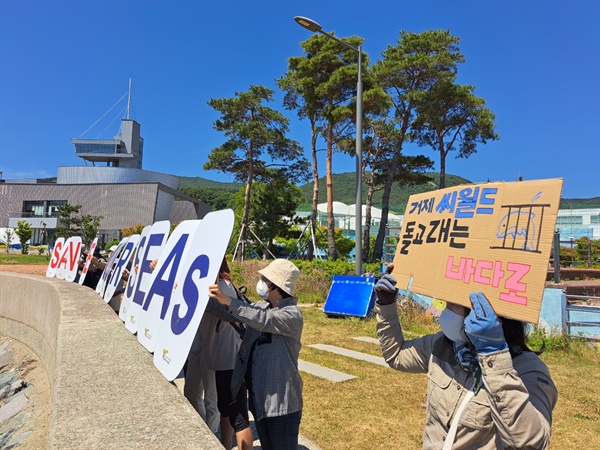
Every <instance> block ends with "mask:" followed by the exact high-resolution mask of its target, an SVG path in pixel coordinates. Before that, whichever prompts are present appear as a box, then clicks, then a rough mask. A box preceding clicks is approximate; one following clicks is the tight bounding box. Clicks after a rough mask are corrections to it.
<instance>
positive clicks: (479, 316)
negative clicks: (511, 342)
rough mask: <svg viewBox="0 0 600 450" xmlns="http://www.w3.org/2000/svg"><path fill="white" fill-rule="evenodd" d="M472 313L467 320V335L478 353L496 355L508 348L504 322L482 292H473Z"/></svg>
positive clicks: (471, 297) (471, 296) (471, 295)
mask: <svg viewBox="0 0 600 450" xmlns="http://www.w3.org/2000/svg"><path fill="white" fill-rule="evenodd" d="M469 299H470V300H471V306H472V308H471V312H470V313H469V315H468V316H467V318H466V319H465V333H466V334H467V337H468V338H469V340H470V341H471V343H472V344H473V346H474V347H475V349H476V350H477V353H484V354H487V353H494V352H498V351H500V350H505V349H507V348H508V344H507V343H506V339H505V338H504V332H503V331H502V322H501V321H500V318H499V317H498V316H497V315H496V313H495V312H494V308H492V305H491V304H490V302H489V301H488V299H487V298H486V297H485V295H483V293H481V292H477V293H475V292H471V294H469Z"/></svg>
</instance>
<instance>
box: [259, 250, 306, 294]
mask: <svg viewBox="0 0 600 450" xmlns="http://www.w3.org/2000/svg"><path fill="white" fill-rule="evenodd" d="M258 273H260V274H261V275H262V276H263V277H265V278H266V279H267V280H269V281H270V282H271V283H273V284H274V285H275V286H277V287H278V288H280V289H281V290H283V291H285V292H287V293H288V294H290V295H294V291H295V290H296V284H297V283H298V278H299V277H300V271H299V270H298V268H297V267H296V266H295V265H294V263H293V262H291V261H288V260H287V259H282V258H279V259H276V260H275V261H273V262H272V263H271V264H269V265H268V266H267V267H265V268H264V269H261V270H259V271H258Z"/></svg>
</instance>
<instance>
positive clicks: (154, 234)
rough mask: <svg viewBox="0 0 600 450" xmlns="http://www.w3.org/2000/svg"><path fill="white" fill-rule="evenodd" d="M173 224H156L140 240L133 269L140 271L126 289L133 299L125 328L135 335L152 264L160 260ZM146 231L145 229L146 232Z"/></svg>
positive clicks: (128, 310)
mask: <svg viewBox="0 0 600 450" xmlns="http://www.w3.org/2000/svg"><path fill="white" fill-rule="evenodd" d="M170 228H171V224H170V222H169V221H168V220H161V221H160V222H155V223H154V224H153V225H152V227H151V228H150V230H149V232H148V234H147V236H144V234H143V233H142V236H141V238H140V243H139V244H138V248H137V252H136V254H135V260H134V261H133V267H134V269H135V267H136V266H138V271H137V274H136V277H135V285H134V283H128V285H127V288H126V289H125V295H127V296H129V297H131V301H130V302H129V305H128V306H127V316H126V317H125V327H126V328H127V329H128V330H129V331H130V332H131V333H133V334H135V333H137V330H138V318H139V316H140V314H141V311H142V304H143V303H144V297H145V296H146V292H147V290H148V286H149V284H150V279H151V278H152V271H151V270H150V263H151V262H152V261H153V260H155V259H158V257H159V256H160V254H161V253H162V250H163V248H164V246H165V244H166V242H167V238H168V237H169V230H170ZM145 230H146V229H145V228H144V231H145Z"/></svg>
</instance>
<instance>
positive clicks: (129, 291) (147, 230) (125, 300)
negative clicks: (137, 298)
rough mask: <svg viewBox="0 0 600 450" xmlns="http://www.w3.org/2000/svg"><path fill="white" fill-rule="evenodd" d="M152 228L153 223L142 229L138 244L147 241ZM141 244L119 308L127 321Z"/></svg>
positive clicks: (120, 313)
mask: <svg viewBox="0 0 600 450" xmlns="http://www.w3.org/2000/svg"><path fill="white" fill-rule="evenodd" d="M151 228H152V225H147V226H145V227H144V229H143V230H142V234H141V235H140V240H139V242H138V244H140V245H141V243H142V242H143V243H144V246H145V243H146V241H147V239H148V234H150V229H151ZM140 256H141V255H140V246H139V245H138V247H137V248H136V252H135V257H134V259H133V266H132V267H131V270H130V271H129V279H128V280H127V285H126V286H125V292H124V293H123V299H122V300H121V307H120V308H119V318H120V319H121V320H122V321H123V322H125V319H126V317H127V310H128V308H129V304H130V303H131V299H132V298H133V294H134V290H133V288H134V287H135V283H136V279H137V275H138V271H137V270H135V268H136V265H137V266H138V268H139V263H140Z"/></svg>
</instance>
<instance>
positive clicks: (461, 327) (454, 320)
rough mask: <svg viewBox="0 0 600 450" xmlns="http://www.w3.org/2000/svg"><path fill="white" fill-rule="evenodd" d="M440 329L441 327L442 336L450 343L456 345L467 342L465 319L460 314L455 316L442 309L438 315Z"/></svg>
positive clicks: (452, 312) (453, 313)
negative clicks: (452, 342) (456, 343)
mask: <svg viewBox="0 0 600 450" xmlns="http://www.w3.org/2000/svg"><path fill="white" fill-rule="evenodd" d="M440 327H442V332H443V333H444V335H445V336H446V337H447V338H448V339H450V340H451V341H454V342H458V343H465V342H467V335H466V334H465V318H464V317H463V316H461V315H460V314H456V313H455V312H454V311H451V310H450V309H448V308H446V309H444V310H443V311H442V314H441V315H440Z"/></svg>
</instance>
